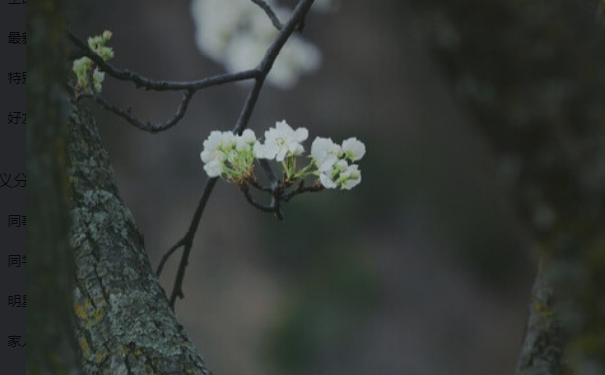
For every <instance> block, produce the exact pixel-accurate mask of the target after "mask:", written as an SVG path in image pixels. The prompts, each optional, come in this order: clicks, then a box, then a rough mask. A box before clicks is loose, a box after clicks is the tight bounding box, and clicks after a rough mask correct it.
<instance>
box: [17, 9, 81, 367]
mask: <svg viewBox="0 0 605 375" xmlns="http://www.w3.org/2000/svg"><path fill="white" fill-rule="evenodd" d="M65 25H66V16H65V2H61V1H57V2H48V1H46V2H39V1H35V2H31V3H30V4H29V5H28V6H27V36H28V38H27V39H28V40H27V74H28V76H29V77H28V84H27V88H26V90H27V113H28V114H29V123H28V125H27V127H26V142H27V153H26V171H27V173H26V175H27V176H28V177H29V181H28V182H29V184H28V186H27V211H26V213H27V218H28V219H29V220H28V221H29V225H28V226H27V234H26V246H27V254H28V255H29V272H28V274H27V285H26V291H27V296H29V306H28V307H27V312H26V314H27V316H26V319H27V330H26V332H27V344H29V345H28V346H27V362H26V372H27V374H32V375H33V374H36V375H37V374H49V375H50V374H77V373H79V372H78V371H77V370H78V366H77V363H78V360H77V357H78V354H77V346H76V341H75V339H74V334H73V328H72V327H73V321H72V317H73V313H72V304H71V293H72V285H73V277H74V264H73V255H72V252H71V250H70V249H69V246H68V222H69V220H68V208H67V199H68V197H67V195H68V192H69V185H68V178H67V150H66V142H67V116H68V114H69V102H68V99H67V95H66V93H65V91H64V89H63V87H64V84H65V82H66V75H65V71H64V65H65V61H66V60H65V46H64V43H63V42H62V41H63V40H64V39H63V33H64V30H65Z"/></svg>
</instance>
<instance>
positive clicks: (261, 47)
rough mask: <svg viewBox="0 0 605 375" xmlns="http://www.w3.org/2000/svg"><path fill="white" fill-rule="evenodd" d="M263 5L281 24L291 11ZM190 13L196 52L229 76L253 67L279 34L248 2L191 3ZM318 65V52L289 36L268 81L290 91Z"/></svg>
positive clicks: (269, 0) (197, 0)
mask: <svg viewBox="0 0 605 375" xmlns="http://www.w3.org/2000/svg"><path fill="white" fill-rule="evenodd" d="M266 3H267V4H268V5H269V6H270V7H271V8H272V9H273V11H274V13H275V14H276V16H277V18H279V19H280V20H281V21H282V22H284V21H286V20H287V19H288V17H289V16H290V13H291V11H290V10H289V9H287V8H285V7H282V6H279V5H277V4H276V2H275V1H273V0H266ZM191 14H192V16H193V19H194V21H195V25H196V34H195V37H196V42H197V46H198V48H199V50H200V51H201V52H202V53H203V54H205V55H207V56H208V57H210V58H211V59H212V60H214V61H215V62H217V63H219V64H222V65H223V66H224V67H225V69H226V70H227V71H228V72H230V73H235V72H239V71H242V70H247V69H253V68H254V67H256V66H257V65H258V64H259V63H260V62H261V60H262V58H263V56H264V55H265V53H266V51H267V49H268V48H269V46H270V45H271V43H273V41H274V40H275V38H276V37H277V35H278V34H279V31H278V30H277V29H276V28H275V27H274V26H273V24H272V22H271V20H270V19H269V17H267V15H266V14H265V12H264V11H263V10H262V9H261V8H260V7H259V6H257V5H256V4H254V3H253V2H251V1H250V0H193V1H192V3H191ZM320 64H321V52H320V50H319V49H318V48H317V47H316V46H315V45H313V44H312V43H310V42H308V41H306V40H304V39H303V38H302V37H300V36H298V35H292V36H291V37H290V38H289V40H288V42H287V43H286V44H285V45H284V46H283V48H282V50H281V52H280V54H279V55H278V57H277V59H276V60H275V63H274V64H273V67H272V69H271V71H270V72H269V75H268V76H267V82H269V83H271V84H272V85H274V86H277V87H279V88H282V89H288V88H291V87H293V86H294V85H295V84H296V83H297V82H298V79H299V77H300V76H301V75H303V74H309V73H313V72H314V71H316V70H317V69H318V68H319V66H320Z"/></svg>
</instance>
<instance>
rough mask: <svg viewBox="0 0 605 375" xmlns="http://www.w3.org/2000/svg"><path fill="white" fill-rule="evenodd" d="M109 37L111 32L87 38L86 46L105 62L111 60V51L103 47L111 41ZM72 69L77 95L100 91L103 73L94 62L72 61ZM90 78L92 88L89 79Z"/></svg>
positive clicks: (84, 60) (109, 48) (86, 60)
mask: <svg viewBox="0 0 605 375" xmlns="http://www.w3.org/2000/svg"><path fill="white" fill-rule="evenodd" d="M111 35H112V34H111V31H107V30H105V31H104V32H103V34H101V35H97V36H94V37H90V38H88V46H89V47H90V49H92V50H93V51H94V52H95V53H96V54H97V55H99V56H100V57H101V58H102V59H103V60H105V61H107V60H109V59H111V58H113V49H112V48H111V47H107V46H105V44H106V43H107V42H109V40H110V39H111ZM72 69H73V71H74V73H75V74H76V78H77V80H78V81H77V83H76V93H77V94H83V93H91V92H93V89H94V92H100V91H101V88H102V86H101V84H102V83H103V80H104V79H105V73H103V72H101V71H100V70H99V69H98V68H96V67H95V64H94V62H93V61H92V60H91V59H89V58H88V57H81V58H79V59H77V60H74V64H73V67H72ZM91 76H92V87H91V84H90V78H89V77H91Z"/></svg>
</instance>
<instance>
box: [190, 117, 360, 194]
mask: <svg viewBox="0 0 605 375" xmlns="http://www.w3.org/2000/svg"><path fill="white" fill-rule="evenodd" d="M308 137H309V132H308V130H307V129H305V128H298V129H293V128H292V127H290V125H288V123H286V121H278V122H277V123H276V124H275V127H273V128H270V129H268V130H267V131H266V132H265V137H264V142H261V141H260V140H259V139H257V138H256V136H255V134H254V132H253V131H252V130H250V129H247V130H245V131H244V132H243V133H242V135H236V134H234V133H233V132H230V131H227V132H221V131H213V132H211V133H210V136H209V137H208V138H207V139H206V140H205V141H204V149H203V151H202V153H201V158H202V161H203V162H204V170H205V171H206V173H207V174H208V176H209V177H219V176H220V177H224V178H225V179H226V180H227V181H232V182H235V183H237V184H240V185H241V184H243V183H244V182H245V181H256V179H255V177H254V162H255V160H256V159H265V160H267V161H275V162H277V163H280V164H281V167H282V170H283V176H284V181H283V184H284V185H285V186H290V185H292V184H293V183H294V182H295V181H296V180H301V181H302V179H304V178H306V177H308V176H315V178H316V179H317V180H316V181H315V184H316V185H318V186H321V187H323V188H326V189H344V190H350V189H352V188H353V187H355V186H357V185H358V184H359V183H360V182H361V171H360V170H359V166H358V165H357V164H353V163H354V162H357V161H359V160H361V158H362V157H363V156H364V155H365V152H366V149H365V145H364V144H363V143H362V142H361V141H359V140H358V139H357V138H349V139H347V140H345V141H344V142H342V144H341V145H338V144H336V143H334V142H333V141H332V140H331V139H329V138H321V137H317V138H315V140H314V141H313V143H312V145H311V155H310V162H308V163H307V165H306V166H304V167H302V168H298V167H297V164H298V163H297V161H298V157H300V156H302V155H303V154H304V152H305V148H304V146H303V142H304V141H306V140H307V138H308Z"/></svg>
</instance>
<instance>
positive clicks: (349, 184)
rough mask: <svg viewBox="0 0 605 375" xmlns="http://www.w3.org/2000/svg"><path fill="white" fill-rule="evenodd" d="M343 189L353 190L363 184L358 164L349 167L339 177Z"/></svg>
mask: <svg viewBox="0 0 605 375" xmlns="http://www.w3.org/2000/svg"><path fill="white" fill-rule="evenodd" d="M338 180H339V182H340V186H341V189H345V190H351V189H353V188H354V187H355V186H357V185H359V183H360V182H361V172H360V171H359V167H358V166H357V165H356V164H352V165H349V166H348V167H347V169H346V170H345V171H344V172H342V173H341V174H340V176H339V177H338Z"/></svg>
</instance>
